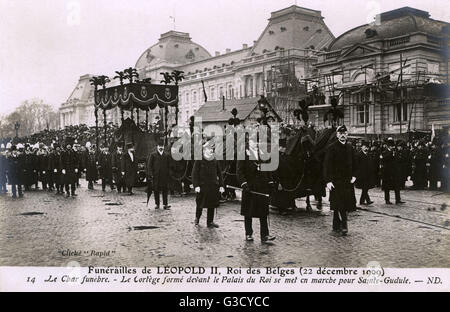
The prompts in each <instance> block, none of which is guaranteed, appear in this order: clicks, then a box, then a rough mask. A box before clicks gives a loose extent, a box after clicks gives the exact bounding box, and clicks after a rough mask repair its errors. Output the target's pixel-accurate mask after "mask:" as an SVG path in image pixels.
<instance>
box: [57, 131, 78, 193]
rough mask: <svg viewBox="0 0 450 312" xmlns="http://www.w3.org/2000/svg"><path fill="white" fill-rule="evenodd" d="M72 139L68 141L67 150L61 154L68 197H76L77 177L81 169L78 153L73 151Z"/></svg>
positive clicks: (63, 177) (62, 170) (62, 171)
mask: <svg viewBox="0 0 450 312" xmlns="http://www.w3.org/2000/svg"><path fill="white" fill-rule="evenodd" d="M73 142H74V141H73V139H72V138H67V139H66V149H65V150H64V151H63V152H62V154H61V173H62V179H63V182H64V186H65V190H66V197H70V196H72V197H75V196H77V195H76V194H75V189H76V183H77V175H78V168H79V159H78V155H77V153H76V152H75V151H74V150H73V148H72V144H73Z"/></svg>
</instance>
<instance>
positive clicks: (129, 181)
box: [0, 138, 138, 198]
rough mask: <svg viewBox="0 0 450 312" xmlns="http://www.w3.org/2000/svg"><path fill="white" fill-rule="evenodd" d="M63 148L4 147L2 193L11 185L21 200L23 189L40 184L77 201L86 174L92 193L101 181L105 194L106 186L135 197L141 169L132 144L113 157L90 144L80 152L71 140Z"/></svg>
mask: <svg viewBox="0 0 450 312" xmlns="http://www.w3.org/2000/svg"><path fill="white" fill-rule="evenodd" d="M64 145H65V146H60V145H59V144H56V143H54V144H52V145H51V146H49V147H48V146H45V145H43V144H35V145H29V144H25V145H24V144H21V143H18V144H17V145H15V144H11V143H8V144H7V145H6V146H5V145H3V144H2V145H1V147H0V193H1V194H6V193H7V188H6V184H7V183H8V184H10V185H11V191H12V197H13V198H16V197H17V196H19V197H22V196H23V189H22V186H24V188H25V191H29V190H31V188H32V187H33V186H35V189H38V188H39V187H38V182H41V183H42V189H43V190H48V191H56V194H64V193H65V194H66V196H67V197H70V196H72V197H75V196H77V194H76V188H77V187H78V186H79V179H80V177H81V174H82V173H83V172H84V173H85V174H86V180H87V181H88V188H89V189H93V187H94V186H93V185H94V183H95V182H96V181H97V180H98V179H101V180H102V189H103V190H105V188H106V186H107V185H109V186H110V187H111V189H114V188H115V187H114V185H115V186H117V190H118V192H125V191H127V192H128V193H129V194H133V192H132V188H133V185H134V184H135V180H136V175H137V171H138V165H137V159H136V158H135V156H134V147H133V145H132V144H130V145H128V146H127V153H124V152H123V149H122V147H120V146H119V147H118V148H117V151H115V152H114V153H110V152H109V148H107V147H102V148H101V150H100V152H99V153H98V152H97V150H96V148H95V146H94V145H92V146H91V145H90V144H89V143H88V144H87V145H86V149H80V148H79V145H78V144H77V143H76V141H75V140H73V139H72V138H68V139H66V141H65V144H64Z"/></svg>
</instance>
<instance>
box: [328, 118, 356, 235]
mask: <svg viewBox="0 0 450 312" xmlns="http://www.w3.org/2000/svg"><path fill="white" fill-rule="evenodd" d="M336 136H337V139H338V140H337V141H336V142H334V143H333V144H331V145H330V146H329V147H328V149H327V151H326V154H325V161H324V180H325V183H326V185H327V189H328V190H329V191H330V209H331V210H333V211H334V215H333V231H335V232H341V233H342V235H344V236H345V235H347V233H348V225H347V212H349V211H353V210H355V209H356V199H355V190H354V185H353V183H355V181H356V166H357V164H356V157H355V153H354V150H353V147H352V145H351V144H349V143H348V142H347V138H348V132H347V127H346V126H345V125H342V126H339V127H338V128H337V129H336Z"/></svg>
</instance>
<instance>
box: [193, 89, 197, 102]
mask: <svg viewBox="0 0 450 312" xmlns="http://www.w3.org/2000/svg"><path fill="white" fill-rule="evenodd" d="M192 103H197V92H195V91H194V92H192Z"/></svg>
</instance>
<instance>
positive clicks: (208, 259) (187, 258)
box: [0, 180, 450, 268]
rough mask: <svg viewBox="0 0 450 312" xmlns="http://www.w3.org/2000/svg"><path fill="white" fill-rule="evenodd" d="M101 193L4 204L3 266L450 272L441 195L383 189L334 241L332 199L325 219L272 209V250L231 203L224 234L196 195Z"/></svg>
mask: <svg viewBox="0 0 450 312" xmlns="http://www.w3.org/2000/svg"><path fill="white" fill-rule="evenodd" d="M95 187H96V190H94V191H89V190H87V186H86V183H85V181H84V180H83V181H82V187H81V188H79V189H78V190H77V193H78V196H77V197H76V198H68V199H66V198H64V197H63V196H60V195H58V196H57V195H54V194H53V193H49V192H44V191H31V192H27V193H25V197H24V198H21V199H17V200H13V199H11V197H9V196H2V197H1V198H0V265H1V266H66V265H68V264H70V263H72V264H73V261H77V262H78V263H79V264H80V265H81V266H88V265H96V266H113V265H115V266H119V265H127V266H138V267H141V266H162V265H170V266H175V265H183V266H187V265H196V266H198V265H204V266H219V267H225V266H242V267H249V266H251V267H264V266H283V267H301V266H313V267H318V266H336V267H337V266H346V267H365V266H367V264H368V263H369V262H371V261H377V262H378V263H379V264H380V265H381V266H383V267H411V268H415V267H449V266H450V249H449V246H450V244H449V243H450V226H449V222H450V210H449V209H448V204H449V203H450V196H449V195H448V194H443V193H440V192H438V191H411V190H406V191H402V199H403V200H404V201H406V202H407V203H406V204H405V205H402V206H396V205H392V206H387V205H385V204H384V197H383V194H382V192H381V191H380V189H375V190H371V192H370V194H371V196H372V200H374V201H375V204H373V205H371V206H369V207H368V206H363V207H362V208H363V210H358V211H356V212H353V213H351V214H350V215H349V235H348V236H347V237H340V236H337V235H335V234H333V233H332V231H331V222H332V216H331V214H330V211H329V208H328V207H329V206H328V199H324V210H323V213H319V212H318V211H317V210H314V211H313V212H311V213H308V212H306V211H305V210H304V207H305V202H304V200H301V201H298V202H297V206H298V207H300V208H302V209H301V210H300V211H299V212H297V213H295V214H292V215H288V216H281V215H279V214H278V213H277V212H273V211H272V213H271V214H270V231H271V234H272V235H275V236H276V237H277V239H276V240H275V242H274V245H272V246H267V245H263V244H261V242H260V240H259V235H258V233H259V221H258V220H257V219H254V226H253V227H254V232H255V235H254V236H255V241H254V242H246V241H245V240H244V237H245V236H244V224H243V217H242V216H240V214H239V210H240V206H239V202H238V201H234V202H228V203H225V204H222V205H221V206H220V207H219V208H218V209H217V215H216V219H215V220H216V222H217V223H218V224H219V225H220V228H218V229H209V228H207V227H206V210H205V211H204V214H203V216H202V219H201V223H200V226H199V227H195V226H194V213H195V196H194V195H190V196H187V197H171V198H170V199H169V201H170V204H171V206H172V207H171V209H170V210H162V209H160V210H155V209H154V205H153V196H152V198H151V199H150V203H149V205H148V207H147V206H146V204H145V201H146V196H145V193H144V189H143V188H138V189H136V192H135V195H134V196H127V195H119V194H117V192H115V191H114V192H111V191H109V190H108V191H107V192H105V193H103V192H102V191H101V187H100V185H96V186H95ZM357 197H358V199H359V190H357ZM444 203H446V205H443V204H444ZM313 206H314V205H313ZM68 250H70V251H71V252H78V251H80V252H81V253H80V254H78V253H76V254H74V255H67V253H68ZM92 251H95V254H92ZM100 252H104V253H103V254H100ZM100 256H101V257H100Z"/></svg>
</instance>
